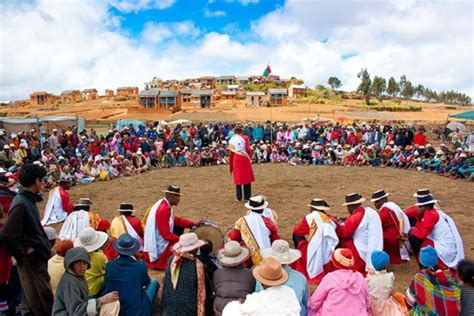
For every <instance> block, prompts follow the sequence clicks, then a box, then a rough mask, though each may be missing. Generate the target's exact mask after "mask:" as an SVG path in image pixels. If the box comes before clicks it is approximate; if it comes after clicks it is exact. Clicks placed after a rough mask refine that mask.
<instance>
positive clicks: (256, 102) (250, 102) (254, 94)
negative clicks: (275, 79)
mask: <svg viewBox="0 0 474 316" xmlns="http://www.w3.org/2000/svg"><path fill="white" fill-rule="evenodd" d="M264 98H265V92H263V91H248V92H247V95H246V103H245V104H246V105H247V107H249V108H258V107H262V106H263V105H264V104H265V103H264V102H265V100H264Z"/></svg>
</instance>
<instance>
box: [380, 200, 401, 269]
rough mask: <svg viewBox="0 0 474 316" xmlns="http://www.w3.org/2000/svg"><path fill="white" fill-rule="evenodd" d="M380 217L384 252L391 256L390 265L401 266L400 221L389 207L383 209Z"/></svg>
mask: <svg viewBox="0 0 474 316" xmlns="http://www.w3.org/2000/svg"><path fill="white" fill-rule="evenodd" d="M379 216H380V220H381V222H382V230H383V250H384V251H385V252H386V253H388V255H389V256H390V264H400V263H402V258H401V257H400V241H399V236H400V221H399V220H398V217H397V214H395V212H394V211H392V210H391V209H389V208H388V207H382V209H381V210H380V211H379Z"/></svg>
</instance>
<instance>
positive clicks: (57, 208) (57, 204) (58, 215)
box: [41, 187, 67, 226]
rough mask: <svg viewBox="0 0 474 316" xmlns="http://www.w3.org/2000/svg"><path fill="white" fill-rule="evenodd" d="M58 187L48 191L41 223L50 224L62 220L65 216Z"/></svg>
mask: <svg viewBox="0 0 474 316" xmlns="http://www.w3.org/2000/svg"><path fill="white" fill-rule="evenodd" d="M59 188H60V187H56V188H54V189H53V190H51V192H49V197H48V203H46V208H45V210H44V218H43V220H42V221H41V225H43V226H45V225H51V224H56V223H60V222H62V221H64V220H65V219H66V217H67V212H66V211H65V210H64V209H63V201H62V199H61V194H60V193H59Z"/></svg>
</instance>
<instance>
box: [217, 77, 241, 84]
mask: <svg viewBox="0 0 474 316" xmlns="http://www.w3.org/2000/svg"><path fill="white" fill-rule="evenodd" d="M216 80H217V84H227V85H229V84H235V83H236V82H237V78H236V77H235V76H219V77H217V78H216Z"/></svg>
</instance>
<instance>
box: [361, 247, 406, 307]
mask: <svg viewBox="0 0 474 316" xmlns="http://www.w3.org/2000/svg"><path fill="white" fill-rule="evenodd" d="M371 258H372V265H373V266H374V269H375V270H369V271H368V274H367V276H366V278H365V280H366V282H367V285H368V288H369V294H370V298H371V304H370V305H371V313H372V316H385V315H386V316H398V315H400V316H403V315H405V314H406V310H405V309H404V306H402V305H401V304H400V303H399V302H398V301H397V300H396V299H395V297H393V296H392V295H393V294H394V293H395V289H394V281H395V276H394V275H393V272H387V267H388V264H389V261H390V257H389V255H388V254H387V253H386V252H385V251H374V252H372V255H371Z"/></svg>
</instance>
